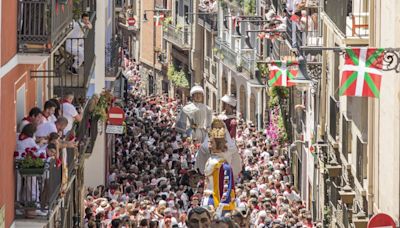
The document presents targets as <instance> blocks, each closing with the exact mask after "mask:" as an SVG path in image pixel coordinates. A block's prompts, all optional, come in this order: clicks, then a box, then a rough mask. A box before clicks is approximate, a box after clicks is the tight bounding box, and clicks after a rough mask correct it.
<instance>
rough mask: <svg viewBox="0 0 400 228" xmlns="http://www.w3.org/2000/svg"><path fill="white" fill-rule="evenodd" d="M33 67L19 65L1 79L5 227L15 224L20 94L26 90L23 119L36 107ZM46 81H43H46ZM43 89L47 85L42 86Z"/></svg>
mask: <svg viewBox="0 0 400 228" xmlns="http://www.w3.org/2000/svg"><path fill="white" fill-rule="evenodd" d="M36 68H37V66H34V65H17V67H15V68H13V69H12V70H11V71H9V72H8V73H7V74H6V75H5V76H4V77H2V78H1V79H0V109H1V110H2V111H1V112H0V128H1V129H2V130H1V132H0V151H1V153H0V173H1V175H0V183H1V184H0V205H1V206H2V205H4V204H5V205H6V227H10V225H11V223H12V222H13V220H14V198H15V197H14V196H15V189H14V155H13V154H14V153H13V152H14V150H15V143H16V130H17V119H16V116H17V113H16V100H17V91H18V90H19V89H20V88H22V89H23V87H25V91H24V93H25V108H24V115H26V114H27V113H28V112H29V110H30V109H31V108H32V107H34V106H35V104H36V93H37V92H38V91H36V88H37V84H36V80H35V79H30V76H29V70H31V69H32V70H33V69H36ZM43 81H44V80H43ZM43 88H44V84H43ZM44 99H45V96H44V95H43V100H44Z"/></svg>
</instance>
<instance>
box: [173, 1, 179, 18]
mask: <svg viewBox="0 0 400 228" xmlns="http://www.w3.org/2000/svg"><path fill="white" fill-rule="evenodd" d="M178 14H179V1H175V13H174V22H175V23H177V21H178Z"/></svg>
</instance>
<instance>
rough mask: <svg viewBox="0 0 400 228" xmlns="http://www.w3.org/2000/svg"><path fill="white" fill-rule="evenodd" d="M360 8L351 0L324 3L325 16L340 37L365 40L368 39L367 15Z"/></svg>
mask: <svg viewBox="0 0 400 228" xmlns="http://www.w3.org/2000/svg"><path fill="white" fill-rule="evenodd" d="M361 3H364V1H361ZM350 4H351V5H350ZM349 6H350V7H349ZM362 8H363V7H362V6H361V5H356V4H355V3H352V1H351V0H340V1H325V3H324V12H325V14H326V15H327V16H328V17H329V19H330V20H331V21H332V22H333V23H334V24H335V25H336V27H337V28H338V29H339V30H340V32H341V33H342V36H344V37H353V38H354V37H355V38H361V39H366V38H368V37H369V27H368V18H369V13H368V12H365V11H364V10H362ZM343 9H347V10H343Z"/></svg>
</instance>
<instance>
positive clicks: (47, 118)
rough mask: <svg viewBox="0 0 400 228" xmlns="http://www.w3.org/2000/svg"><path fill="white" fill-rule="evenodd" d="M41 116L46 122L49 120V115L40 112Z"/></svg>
mask: <svg viewBox="0 0 400 228" xmlns="http://www.w3.org/2000/svg"><path fill="white" fill-rule="evenodd" d="M42 115H43V117H44V118H46V120H49V117H50V115H46V113H44V112H42Z"/></svg>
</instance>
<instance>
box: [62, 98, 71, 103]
mask: <svg viewBox="0 0 400 228" xmlns="http://www.w3.org/2000/svg"><path fill="white" fill-rule="evenodd" d="M60 103H61V104H65V103H70V102H69V101H68V100H66V99H62V100H61V101H60Z"/></svg>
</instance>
